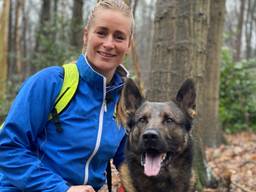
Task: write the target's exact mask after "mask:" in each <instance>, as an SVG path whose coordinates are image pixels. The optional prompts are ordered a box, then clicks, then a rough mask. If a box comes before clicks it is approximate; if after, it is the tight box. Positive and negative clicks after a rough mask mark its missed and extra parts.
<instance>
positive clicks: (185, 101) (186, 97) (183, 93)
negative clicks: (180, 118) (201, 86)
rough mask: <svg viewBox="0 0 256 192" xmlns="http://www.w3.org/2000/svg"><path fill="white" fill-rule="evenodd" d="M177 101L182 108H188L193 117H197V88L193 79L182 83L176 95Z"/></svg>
mask: <svg viewBox="0 0 256 192" xmlns="http://www.w3.org/2000/svg"><path fill="white" fill-rule="evenodd" d="M176 101H177V103H178V104H179V106H180V107H181V108H182V109H184V110H186V112H187V113H188V115H189V116H190V117H191V118H194V117H195V115H196V112H195V107H196V90H195V84H194V81H193V80H192V79H187V80H186V81H185V82H184V83H183V84H182V86H181V87H180V89H179V91H178V93H177V95H176Z"/></svg>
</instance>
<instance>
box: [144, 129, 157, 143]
mask: <svg viewBox="0 0 256 192" xmlns="http://www.w3.org/2000/svg"><path fill="white" fill-rule="evenodd" d="M142 138H143V141H144V142H146V143H147V142H151V143H152V142H155V141H157V140H158V138H159V133H158V132H157V131H156V130H154V129H148V130H146V131H145V132H144V133H143V135H142Z"/></svg>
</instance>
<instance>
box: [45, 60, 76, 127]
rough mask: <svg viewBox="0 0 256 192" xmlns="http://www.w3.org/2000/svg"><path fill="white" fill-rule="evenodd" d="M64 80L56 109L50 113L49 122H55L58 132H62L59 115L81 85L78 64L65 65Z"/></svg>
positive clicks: (56, 101)
mask: <svg viewBox="0 0 256 192" xmlns="http://www.w3.org/2000/svg"><path fill="white" fill-rule="evenodd" d="M63 68H64V78H63V84H62V87H61V90H60V93H59V95H58V96H57V98H56V100H55V104H54V109H53V111H52V112H51V113H50V115H49V118H48V120H51V119H52V120H53V122H54V123H55V125H56V131H57V132H62V128H61V125H60V120H59V114H60V113H61V112H62V111H63V110H64V109H65V108H66V107H67V106H68V104H69V102H70V101H71V99H72V98H73V96H74V95H75V92H76V89H77V87H78V83H79V72H78V69H77V66H76V64H74V63H72V64H71V63H70V64H64V65H63Z"/></svg>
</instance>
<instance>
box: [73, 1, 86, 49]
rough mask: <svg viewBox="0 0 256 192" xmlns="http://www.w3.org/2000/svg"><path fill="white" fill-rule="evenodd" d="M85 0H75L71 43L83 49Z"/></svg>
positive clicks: (76, 47)
mask: <svg viewBox="0 0 256 192" xmlns="http://www.w3.org/2000/svg"><path fill="white" fill-rule="evenodd" d="M83 5H84V1H83V0H74V1H73V10H72V15H73V16H72V21H71V45H72V46H73V47H74V48H75V49H77V50H81V49H82V46H83V44H82V41H81V39H82V36H83V27H84V26H83Z"/></svg>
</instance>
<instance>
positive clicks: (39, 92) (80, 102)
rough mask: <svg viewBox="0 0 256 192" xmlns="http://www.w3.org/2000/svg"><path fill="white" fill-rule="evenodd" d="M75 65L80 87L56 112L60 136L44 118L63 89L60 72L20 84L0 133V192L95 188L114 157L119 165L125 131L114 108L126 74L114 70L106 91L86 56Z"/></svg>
mask: <svg viewBox="0 0 256 192" xmlns="http://www.w3.org/2000/svg"><path fill="white" fill-rule="evenodd" d="M77 67H78V70H79V74H80V78H79V85H78V88H77V91H76V94H75V96H74V97H73V99H72V100H71V102H70V103H69V105H68V106H67V107H66V109H65V110H64V111H63V112H62V113H61V114H60V122H61V126H62V128H63V132H61V133H59V132H57V131H56V127H55V124H54V123H53V122H52V120H50V121H48V115H49V113H50V112H51V111H52V109H53V107H54V102H55V99H56V97H57V95H58V94H59V92H60V89H61V87H62V83H63V68H62V67H58V66H55V67H48V68H46V69H44V70H42V71H40V72H38V73H36V74H35V75H33V76H31V77H30V78H29V79H28V80H26V81H25V83H24V84H23V86H22V88H21V89H20V91H19V93H18V95H17V97H16V99H15V100H14V103H13V105H12V107H11V108H10V111H9V113H8V116H7V118H6V120H5V122H4V125H3V127H2V129H1V131H0V191H1V192H4V191H6V192H7V191H8V192H10V191H47V192H53V191H54V192H63V191H66V190H67V189H68V188H69V186H70V185H82V184H89V185H92V186H93V187H94V189H96V190H98V189H99V188H100V187H102V185H103V184H104V183H105V180H106V179H105V170H106V167H107V162H108V160H109V159H111V158H114V164H115V165H116V166H117V167H118V166H119V165H120V163H121V162H122V161H123V159H124V154H123V149H124V143H125V131H124V128H123V127H120V126H118V124H117V123H116V120H115V116H114V110H115V106H116V104H117V102H118V99H119V95H120V91H121V87H122V86H123V80H122V78H121V76H122V75H121V74H123V75H126V74H125V73H126V71H125V70H124V68H122V67H118V69H117V70H116V73H115V74H114V77H113V80H112V83H111V85H110V86H109V87H107V86H106V79H105V78H104V77H103V76H102V75H100V74H99V73H97V72H96V71H94V70H93V69H92V68H91V66H90V64H89V63H88V61H87V59H86V57H85V56H83V55H81V56H80V57H79V59H78V61H77ZM119 69H122V70H119ZM119 71H120V72H119ZM121 71H122V73H121Z"/></svg>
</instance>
